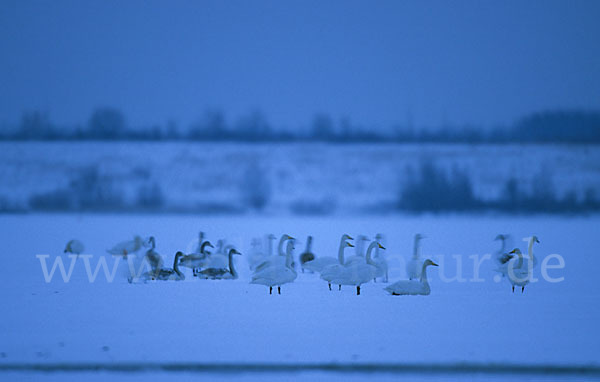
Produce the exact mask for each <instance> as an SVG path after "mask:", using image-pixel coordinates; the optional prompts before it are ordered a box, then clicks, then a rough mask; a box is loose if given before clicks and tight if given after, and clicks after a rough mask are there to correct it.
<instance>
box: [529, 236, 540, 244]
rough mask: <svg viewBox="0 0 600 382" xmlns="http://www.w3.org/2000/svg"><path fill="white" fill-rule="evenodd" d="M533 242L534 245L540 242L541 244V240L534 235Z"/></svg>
mask: <svg viewBox="0 0 600 382" xmlns="http://www.w3.org/2000/svg"><path fill="white" fill-rule="evenodd" d="M531 240H532V241H533V242H534V243H539V242H540V241H539V239H538V238H537V236H535V235H533V236H532V237H531Z"/></svg>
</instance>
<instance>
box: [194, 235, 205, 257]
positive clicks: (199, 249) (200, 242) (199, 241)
mask: <svg viewBox="0 0 600 382" xmlns="http://www.w3.org/2000/svg"><path fill="white" fill-rule="evenodd" d="M204 236H205V234H204V232H203V231H200V232H199V233H198V248H197V249H196V253H202V244H203V243H204Z"/></svg>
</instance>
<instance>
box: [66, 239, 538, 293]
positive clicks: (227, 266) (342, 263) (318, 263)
mask: <svg viewBox="0 0 600 382" xmlns="http://www.w3.org/2000/svg"><path fill="white" fill-rule="evenodd" d="M423 238H424V236H423V235H421V234H416V235H415V237H414V245H413V253H412V256H411V258H410V260H409V261H408V262H407V264H406V274H407V276H408V279H406V280H399V281H397V282H395V283H392V284H390V285H388V286H386V287H385V288H383V289H384V290H385V291H386V292H387V293H389V294H390V295H394V296H401V295H429V294H430V293H431V288H430V286H429V282H428V280H427V268H428V267H429V266H438V264H436V263H435V262H434V261H433V260H431V259H422V258H421V256H420V241H421V240H422V239H423ZM276 239H277V238H276V237H275V236H274V235H272V234H271V235H268V236H266V238H265V239H264V240H261V239H258V238H255V239H253V240H252V244H251V247H252V248H251V250H250V253H249V254H248V256H247V260H248V265H249V268H250V271H251V272H252V276H251V281H250V283H251V284H259V285H264V286H267V287H269V294H272V293H273V288H275V287H276V288H277V293H278V294H281V287H282V286H283V285H285V284H289V283H292V282H294V281H295V280H296V279H297V277H298V272H297V270H296V269H297V268H298V267H299V268H300V270H301V272H302V273H305V272H310V273H315V274H319V275H320V278H321V279H322V280H323V281H325V282H327V285H328V288H329V290H332V285H337V286H338V290H341V288H342V286H344V285H345V286H351V287H353V288H356V294H357V295H360V290H361V286H362V285H363V284H366V283H369V282H371V281H373V282H377V280H378V279H379V280H380V281H382V282H384V283H388V263H387V260H386V256H385V254H384V252H383V251H385V249H386V248H385V247H384V246H383V245H382V244H381V242H382V239H383V237H382V235H381V234H377V235H376V236H375V240H370V239H369V238H368V237H366V236H363V235H359V236H357V238H356V239H354V238H353V237H351V236H350V235H348V234H344V235H342V236H341V238H340V241H339V246H338V252H337V257H334V256H316V255H315V253H314V252H313V250H312V244H313V237H312V236H308V238H307V240H306V247H305V249H304V251H303V252H302V253H301V254H300V255H299V256H298V260H299V265H297V264H296V260H295V257H294V250H295V249H296V248H295V245H296V243H297V240H296V239H295V238H294V237H292V236H290V235H288V234H283V235H282V236H281V237H280V238H279V241H278V244H277V249H276V253H274V248H273V247H274V246H273V244H274V241H275V240H276ZM507 239H508V235H498V236H497V237H496V240H500V241H501V242H502V246H501V248H500V250H499V251H498V252H497V253H496V256H495V262H496V265H497V268H496V269H495V271H497V272H499V273H500V274H501V275H502V276H503V277H506V279H507V280H508V281H509V282H510V284H511V285H512V291H513V293H514V290H515V286H520V287H521V292H523V291H524V290H525V285H527V283H528V282H529V280H530V276H531V272H532V269H533V267H535V266H536V264H537V260H536V258H535V257H534V256H533V244H534V243H539V240H538V238H537V237H536V236H532V237H531V238H530V239H529V248H528V250H529V251H528V257H524V256H523V254H522V252H521V251H520V249H519V248H515V249H513V250H511V251H510V252H507V251H506V248H505V247H506V242H507ZM367 243H368V246H366V245H365V244H367ZM365 246H366V250H365ZM143 248H148V249H147V250H146V251H145V254H144V256H143V259H144V260H145V261H146V262H147V264H148V266H149V268H150V270H148V271H146V272H144V273H141V274H135V275H133V274H132V275H131V276H130V277H129V282H134V281H135V282H138V281H141V282H146V281H148V280H163V281H166V280H174V281H181V280H185V274H184V272H183V271H182V270H181V267H183V268H188V269H190V270H191V272H192V275H193V277H198V278H203V279H210V280H235V279H237V278H238V277H239V275H238V272H237V270H236V268H235V262H234V259H233V257H234V256H236V255H238V256H239V255H241V253H240V252H239V251H238V250H237V249H236V248H235V247H234V246H233V245H230V244H227V243H226V240H218V241H217V246H216V247H215V246H214V245H213V244H212V243H211V242H210V241H209V240H206V238H205V234H204V233H203V232H200V234H199V238H198V247H197V249H196V250H195V251H194V252H193V253H190V254H184V253H183V252H181V251H178V252H177V253H176V254H175V258H174V261H173V266H172V268H167V267H165V266H164V261H163V257H162V256H161V255H160V254H159V253H158V252H157V251H156V239H155V238H154V237H153V236H150V237H149V238H148V239H143V238H142V237H140V236H135V237H134V238H133V240H128V241H123V242H120V243H118V244H116V245H115V246H113V247H112V248H111V249H108V250H107V252H108V253H110V254H112V255H115V256H123V257H125V258H126V257H127V256H128V255H132V254H136V253H138V252H139V251H140V250H142V249H143ZM284 248H285V249H284ZM347 248H354V249H355V251H354V252H355V253H354V255H352V256H348V257H346V256H345V252H346V249H347ZM84 250H85V247H84V245H83V244H82V243H81V242H80V241H78V240H70V241H69V242H68V243H67V245H66V247H65V250H64V252H65V253H71V254H75V255H79V254H81V253H83V252H84Z"/></svg>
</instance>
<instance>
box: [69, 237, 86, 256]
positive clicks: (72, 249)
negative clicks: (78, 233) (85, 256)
mask: <svg viewBox="0 0 600 382" xmlns="http://www.w3.org/2000/svg"><path fill="white" fill-rule="evenodd" d="M83 251H85V247H84V246H83V243H82V242H80V241H79V240H75V239H73V240H69V242H68V243H67V245H66V246H65V250H64V253H72V254H74V255H77V257H79V255H81V254H82V253H83Z"/></svg>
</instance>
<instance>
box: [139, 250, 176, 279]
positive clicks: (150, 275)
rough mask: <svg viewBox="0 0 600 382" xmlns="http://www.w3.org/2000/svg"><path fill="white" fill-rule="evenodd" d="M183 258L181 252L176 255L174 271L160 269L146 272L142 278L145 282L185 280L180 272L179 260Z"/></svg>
mask: <svg viewBox="0 0 600 382" xmlns="http://www.w3.org/2000/svg"><path fill="white" fill-rule="evenodd" d="M181 256H183V252H181V251H179V252H177V253H176V254H175V260H174V261H173V269H171V268H160V269H157V270H155V271H150V272H146V273H144V274H143V275H142V276H141V277H142V278H143V279H145V280H165V281H166V280H174V281H181V280H185V275H184V274H183V272H181V271H180V270H179V258H180V257H181Z"/></svg>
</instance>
